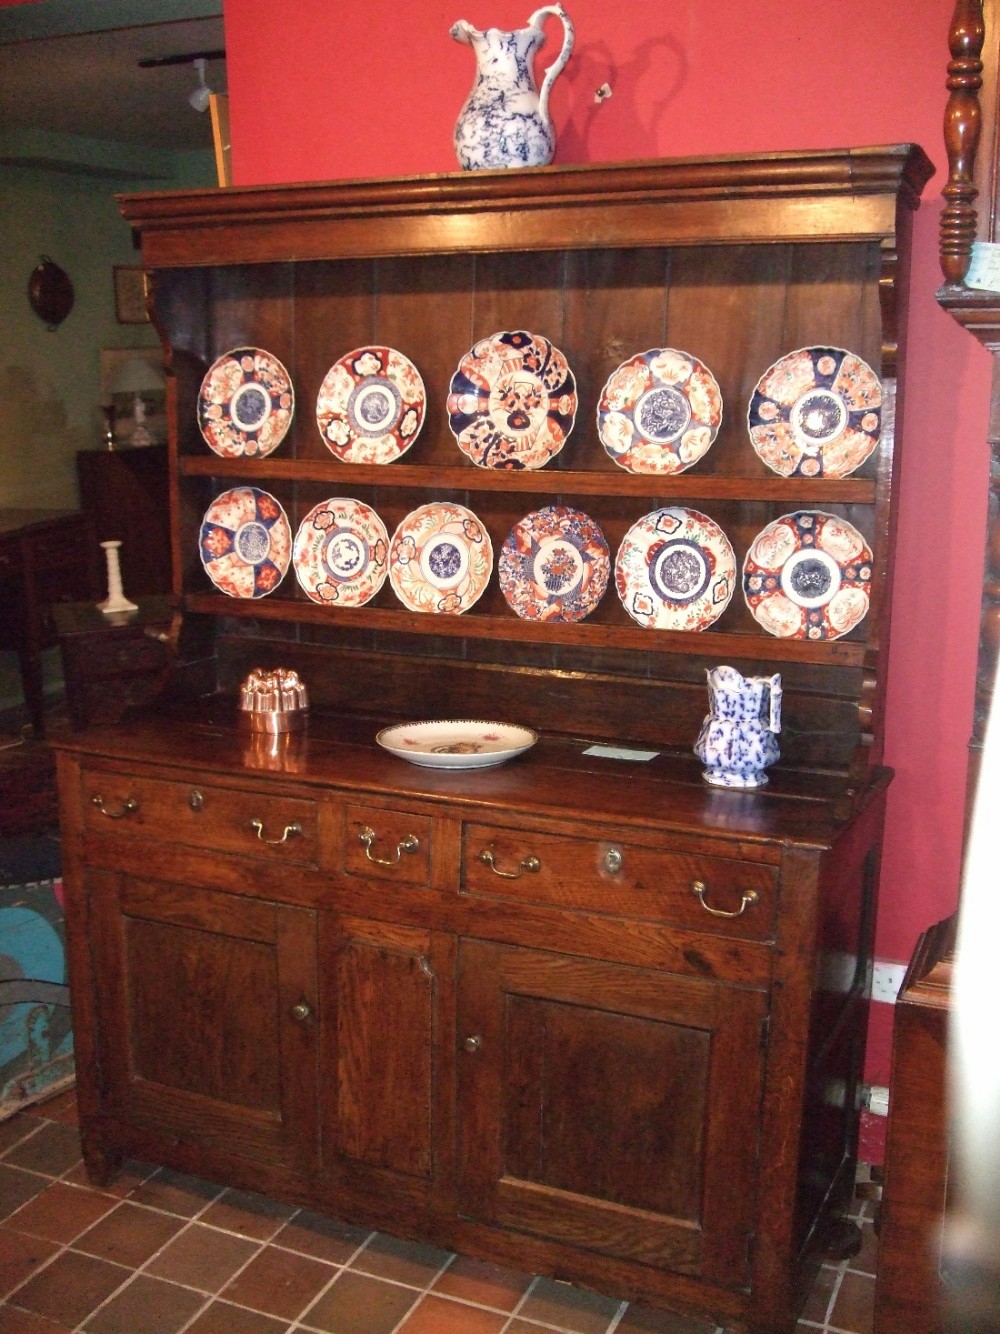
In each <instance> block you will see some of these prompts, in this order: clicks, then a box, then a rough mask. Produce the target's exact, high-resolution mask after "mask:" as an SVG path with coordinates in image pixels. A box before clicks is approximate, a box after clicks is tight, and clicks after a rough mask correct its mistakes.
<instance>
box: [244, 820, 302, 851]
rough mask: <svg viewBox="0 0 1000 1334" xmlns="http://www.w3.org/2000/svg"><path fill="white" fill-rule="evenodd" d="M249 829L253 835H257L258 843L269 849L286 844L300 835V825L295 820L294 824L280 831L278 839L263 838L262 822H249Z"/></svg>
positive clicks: (287, 825)
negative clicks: (264, 844)
mask: <svg viewBox="0 0 1000 1334" xmlns="http://www.w3.org/2000/svg"><path fill="white" fill-rule="evenodd" d="M250 828H251V829H252V830H253V831H254V833H255V834H256V835H257V837H258V838H259V839H260V841H261V842H262V843H266V844H267V846H268V847H269V848H276V847H279V846H280V845H281V844H282V843H287V842H288V840H289V839H290V838H296V837H298V836H300V835H301V833H302V825H301V824H300V823H299V821H298V820H296V821H295V823H294V824H286V825H285V827H284V829H283V830H282V831H281V837H280V838H265V837H264V821H263V820H251V821H250Z"/></svg>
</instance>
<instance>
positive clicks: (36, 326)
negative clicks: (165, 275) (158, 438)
mask: <svg viewBox="0 0 1000 1334" xmlns="http://www.w3.org/2000/svg"><path fill="white" fill-rule="evenodd" d="M2 170H3V180H2V190H0V235H2V236H3V238H4V241H3V245H2V246H0V390H2V392H0V506H4V507H7V508H10V507H28V508H63V507H65V508H74V507H76V505H77V504H78V496H77V487H76V473H75V455H76V451H77V450H79V449H91V448H96V447H98V446H99V444H100V439H101V413H100V402H99V400H100V353H101V349H102V348H115V347H132V346H135V345H146V346H149V345H155V343H156V338H155V336H154V334H153V332H152V329H151V328H150V327H149V326H148V325H135V324H119V323H118V322H117V320H116V318H115V303H114V289H113V282H112V268H113V266H114V265H115V264H135V263H136V262H137V258H138V257H137V255H136V252H135V251H134V250H133V249H132V246H131V234H130V232H129V229H128V227H127V226H126V225H125V223H124V222H123V221H122V219H121V216H120V215H119V212H118V206H117V204H116V202H115V193H116V192H120V191H127V190H134V189H142V188H149V189H163V188H166V187H168V186H181V185H209V186H210V185H214V184H215V165H214V158H213V155H212V153H211V151H206V152H205V153H199V154H188V155H184V157H179V158H178V165H177V175H176V176H175V179H174V180H173V181H164V180H163V179H162V178H159V179H157V180H156V181H155V182H147V183H141V182H140V183H137V182H136V181H135V180H134V179H133V180H129V181H121V180H118V181H116V180H114V179H113V178H111V179H109V178H107V177H92V176H89V175H84V174H80V173H77V172H64V171H56V170H51V169H49V168H44V167H30V166H11V165H8V166H5V167H4V168H3V169H2ZM42 255H48V256H49V257H50V258H52V259H53V260H55V262H56V263H57V264H59V265H60V266H61V267H62V268H63V269H65V270H66V272H67V273H68V274H69V276H70V278H71V280H72V282H73V287H74V290H75V296H76V300H75V304H74V306H73V309H72V311H71V312H70V314H69V315H68V316H67V318H66V319H65V320H64V321H63V323H62V324H60V325H59V326H58V327H57V328H56V329H55V330H53V331H49V330H48V329H47V328H46V326H45V325H44V324H43V323H42V321H41V320H40V319H39V318H38V316H37V315H36V314H35V313H34V311H33V310H32V309H31V306H30V304H29V302H28V295H27V290H28V280H29V278H30V276H31V273H32V270H33V269H34V268H35V266H36V265H37V264H38V263H39V261H40V259H41V256H42Z"/></svg>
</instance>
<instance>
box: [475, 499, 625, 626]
mask: <svg viewBox="0 0 1000 1334" xmlns="http://www.w3.org/2000/svg"><path fill="white" fill-rule="evenodd" d="M610 573H611V553H610V551H609V550H608V544H607V542H606V540H605V537H604V534H603V533H602V532H601V530H600V528H599V527H598V526H597V524H596V523H595V522H594V520H593V519H592V518H591V517H590V516H589V515H588V514H584V513H583V511H582V510H576V509H571V508H570V507H569V506H568V505H549V506H547V507H546V508H545V509H541V510H535V511H534V512H533V513H531V514H526V515H525V516H524V518H523V519H521V520H520V521H519V522H518V523H516V524H515V525H514V527H513V528H512V529H511V530H510V532H509V533H508V535H507V540H506V541H505V542H504V544H503V546H502V547H501V548H500V560H499V564H498V576H499V581H500V589H501V591H502V593H503V595H504V597H505V598H506V599H507V604H508V606H509V607H510V608H511V610H512V611H515V612H516V613H517V615H518V616H520V617H521V618H522V620H526V621H582V620H583V619H584V617H585V616H589V615H590V613H591V612H592V611H593V610H594V608H595V607H596V606H597V604H598V603H599V602H600V600H601V598H602V597H603V596H604V591H605V589H606V588H607V586H608V577H609V575H610Z"/></svg>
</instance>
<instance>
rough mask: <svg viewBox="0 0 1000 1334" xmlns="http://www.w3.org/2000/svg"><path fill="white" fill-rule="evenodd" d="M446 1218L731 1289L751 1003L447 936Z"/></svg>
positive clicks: (760, 1012) (741, 1199) (744, 1211)
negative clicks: (451, 1097) (450, 1171)
mask: <svg viewBox="0 0 1000 1334" xmlns="http://www.w3.org/2000/svg"><path fill="white" fill-rule="evenodd" d="M459 1016H460V1018H459V1037H460V1042H459V1046H460V1058H459V1104H460V1122H461V1126H462V1133H461V1145H462V1154H461V1164H460V1172H461V1183H460V1200H461V1206H462V1208H463V1209H464V1210H465V1211H467V1212H468V1214H469V1216H470V1217H472V1218H478V1219H481V1220H483V1221H485V1222H489V1223H491V1224H494V1225H499V1226H502V1227H507V1228H512V1229H514V1230H516V1231H518V1232H527V1233H531V1234H533V1235H535V1236H541V1237H546V1238H549V1239H554V1240H559V1241H562V1242H566V1243H569V1244H572V1245H576V1246H583V1247H585V1248H586V1249H588V1250H592V1251H597V1252H599V1253H601V1254H603V1255H608V1256H612V1257H614V1258H618V1259H622V1260H626V1261H632V1262H638V1263H642V1264H651V1265H657V1266H660V1267H662V1268H664V1269H671V1270H676V1271H677V1272H679V1273H690V1274H698V1275H700V1276H702V1277H704V1278H706V1279H709V1280H711V1281H714V1282H717V1283H722V1284H726V1285H729V1286H735V1287H738V1286H740V1285H741V1284H743V1283H745V1282H746V1281H747V1279H748V1277H749V1243H750V1236H751V1232H752V1222H751V1215H752V1209H751V1207H750V1201H751V1199H752V1197H753V1192H754V1189H755V1185H756V1165H757V1157H758V1145H757V1134H758V1124H759V1123H758V1119H757V1108H758V1106H759V1100H760V1090H761V1070H762V1050H763V1045H764V1041H765V1037H766V1034H765V1028H764V1025H765V1016H766V993H765V992H764V991H763V990H762V989H757V990H750V989H746V990H741V989H737V988H734V987H728V986H725V985H722V984H720V983H719V982H717V981H715V980H706V979H701V978H692V977H683V976H664V975H663V974H662V973H660V972H658V971H656V970H654V969H646V968H636V967H631V966H627V965H624V964H620V963H609V962H606V961H604V960H594V959H586V958H577V957H574V956H572V955H564V954H551V953H545V952H542V951H538V950H529V949H516V948H513V947H511V946H505V945H497V944H486V943H484V942H481V941H463V942H462V944H461V951H460V982H459Z"/></svg>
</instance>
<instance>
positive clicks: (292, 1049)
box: [89, 873, 317, 1164]
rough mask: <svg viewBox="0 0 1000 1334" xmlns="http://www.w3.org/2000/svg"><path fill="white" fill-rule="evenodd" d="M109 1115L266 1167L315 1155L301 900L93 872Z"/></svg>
mask: <svg viewBox="0 0 1000 1334" xmlns="http://www.w3.org/2000/svg"><path fill="white" fill-rule="evenodd" d="M89 890H90V893H91V899H92V904H93V908H94V935H95V940H94V948H95V951H96V952H97V954H98V956H99V957H100V958H101V960H102V963H103V965H104V976H105V977H106V978H107V979H108V984H107V986H106V987H105V988H104V989H102V992H101V995H100V996H99V999H98V1004H99V1010H100V1016H99V1017H100V1033H101V1046H102V1067H103V1069H104V1071H105V1077H106V1079H107V1083H108V1094H109V1100H110V1102H111V1105H112V1106H113V1108H114V1110H115V1113H116V1114H117V1115H118V1116H120V1117H121V1118H122V1119H123V1120H124V1121H126V1122H133V1123H135V1124H136V1125H145V1126H150V1127H154V1128H156V1129H158V1130H160V1131H163V1132H165V1133H172V1134H174V1135H176V1136H177V1137H178V1138H181V1139H183V1140H185V1141H188V1142H192V1143H200V1144H204V1145H210V1146H212V1147H215V1148H218V1149H221V1150H223V1151H225V1152H228V1153H235V1154H238V1155H244V1156H247V1157H259V1158H261V1159H262V1160H263V1161H266V1162H275V1163H293V1162H294V1163H300V1164H301V1163H309V1162H313V1161H314V1160H315V1158H316V1152H317V1149H316V1145H317V1110H316V1102H317V1074H316V1046H317V1044H316V1019H315V1012H316V1004H317V1001H316V924H315V914H314V913H313V912H311V911H308V910H306V909H302V908H292V907H287V906H284V905H276V904H271V903H258V902H255V901H251V900H245V899H241V898H239V897H237V896H235V895H227V894H218V893H215V892H214V891H208V890H200V889H194V888H192V887H190V886H175V885H172V884H166V883H162V882H154V881H137V880H129V879H127V878H125V877H122V876H118V875H111V874H107V873H103V874H100V873H98V874H94V875H93V876H92V877H91V878H90V883H89Z"/></svg>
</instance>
